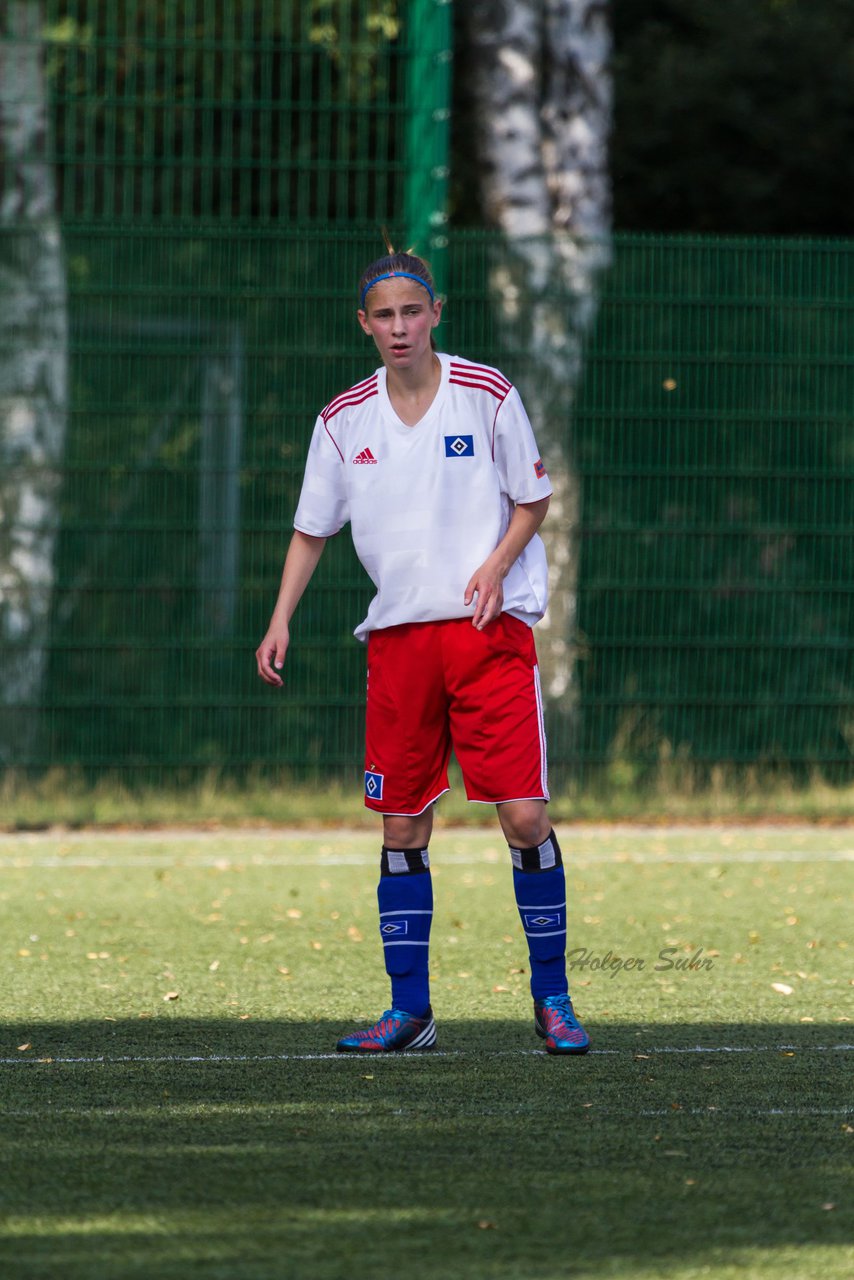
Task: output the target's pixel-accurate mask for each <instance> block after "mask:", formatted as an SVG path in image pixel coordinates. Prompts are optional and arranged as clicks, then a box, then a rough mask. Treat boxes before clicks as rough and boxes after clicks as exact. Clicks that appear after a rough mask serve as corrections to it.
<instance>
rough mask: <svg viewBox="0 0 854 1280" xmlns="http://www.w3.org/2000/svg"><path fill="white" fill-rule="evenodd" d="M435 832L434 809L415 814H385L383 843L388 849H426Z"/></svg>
mask: <svg viewBox="0 0 854 1280" xmlns="http://www.w3.org/2000/svg"><path fill="white" fill-rule="evenodd" d="M432 832H433V809H432V807H431V808H429V809H428V810H427V812H426V813H418V814H415V815H414V816H411V817H410V816H408V815H406V814H400V813H392V814H384V815H383V844H384V845H385V846H386V848H387V849H426V848H427V845H428V844H429V843H430V836H431V834H432Z"/></svg>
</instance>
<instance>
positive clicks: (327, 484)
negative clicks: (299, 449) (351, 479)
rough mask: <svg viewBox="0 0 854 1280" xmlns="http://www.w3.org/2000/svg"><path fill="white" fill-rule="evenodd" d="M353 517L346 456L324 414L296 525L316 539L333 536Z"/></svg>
mask: <svg viewBox="0 0 854 1280" xmlns="http://www.w3.org/2000/svg"><path fill="white" fill-rule="evenodd" d="M349 519H350V510H349V503H348V500H347V489H346V485H345V483H344V458H343V456H342V454H341V450H340V449H339V448H338V445H337V443H336V441H335V438H334V436H333V435H332V434H331V432H330V431H329V429H328V427H327V426H326V423H325V422H324V421H323V418H322V417H321V418H318V419H317V423H316V424H315V428H314V434H313V436H312V437H311V444H310V445H309V449H308V457H307V459H306V464H305V476H304V478H303V482H302V492H301V493H300V498H299V502H298V504H297V509H296V514H295V516H294V528H295V529H298V530H299V531H300V533H307V534H310V535H311V536H312V537H314V538H331V537H332V535H333V534H334V533H337V532H338V530H339V529H341V528H343V526H344V525H345V524H346V523H347V521H348V520H349Z"/></svg>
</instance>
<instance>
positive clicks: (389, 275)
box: [362, 271, 436, 311]
mask: <svg viewBox="0 0 854 1280" xmlns="http://www.w3.org/2000/svg"><path fill="white" fill-rule="evenodd" d="M395 276H405V277H406V279H407V280H414V281H415V283H416V284H420V285H421V287H422V289H426V290H427V292H428V293H429V294H430V301H431V302H435V301H436V299H435V297H434V294H433V290H432V289H431V288H430V286H429V284H428V283H427V281H426V280H422V279H421V276H416V275H413V274H412V272H411V271H387V272H386V273H385V275H384V276H375V277H374V279H373V280H369V281H368V283H367V284H366V285H365V287H364V289H363V290H362V310H363V311H364V309H365V298H366V297H367V296H368V290H369V289H373V287H374V285H375V284H379V282H380V281H381V280H393V279H394V277H395Z"/></svg>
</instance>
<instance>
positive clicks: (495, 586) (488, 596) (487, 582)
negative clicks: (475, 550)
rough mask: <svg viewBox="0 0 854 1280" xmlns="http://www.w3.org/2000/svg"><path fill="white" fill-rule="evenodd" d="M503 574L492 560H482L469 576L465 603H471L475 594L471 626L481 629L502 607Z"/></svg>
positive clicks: (496, 615) (495, 616)
mask: <svg viewBox="0 0 854 1280" xmlns="http://www.w3.org/2000/svg"><path fill="white" fill-rule="evenodd" d="M503 584H504V574H503V573H502V572H501V569H500V568H499V566H498V565H497V564H496V563H495V561H494V560H492V559H490V560H484V562H483V564H482V565H481V566H480V568H479V569H476V570H475V571H474V573H473V574H472V576H471V577H470V578H469V581H468V586H467V587H466V594H465V603H466V604H467V605H469V604H471V602H472V600H473V599H474V597H475V596H477V605H476V607H475V611H474V617H473V618H472V620H471V621H472V626H473V627H475V629H476V630H477V631H482V630H483V628H484V627H485V626H486V625H487V623H489V622H492V621H493V619H494V618H497V617H498V616H499V614H500V613H501V611H502V609H503V608H504V585H503Z"/></svg>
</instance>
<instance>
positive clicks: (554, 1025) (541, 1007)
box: [534, 995, 590, 1053]
mask: <svg viewBox="0 0 854 1280" xmlns="http://www.w3.org/2000/svg"><path fill="white" fill-rule="evenodd" d="M534 1030H535V1031H536V1033H537V1035H538V1036H542V1038H543V1039H544V1040H545V1042H546V1053H586V1052H587V1050H588V1049H589V1048H590V1037H589V1036H588V1034H587V1032H586V1031H585V1030H584V1028H583V1027H582V1025H581V1023H580V1022H579V1021H578V1019H577V1018H576V1016H575V1010H574V1009H573V1007H572V1001H571V1000H570V998H569V996H566V995H564V996H549V997H548V999H547V1000H543V1002H542V1004H541V1003H540V1002H539V1001H537V1000H535V1001H534Z"/></svg>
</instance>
